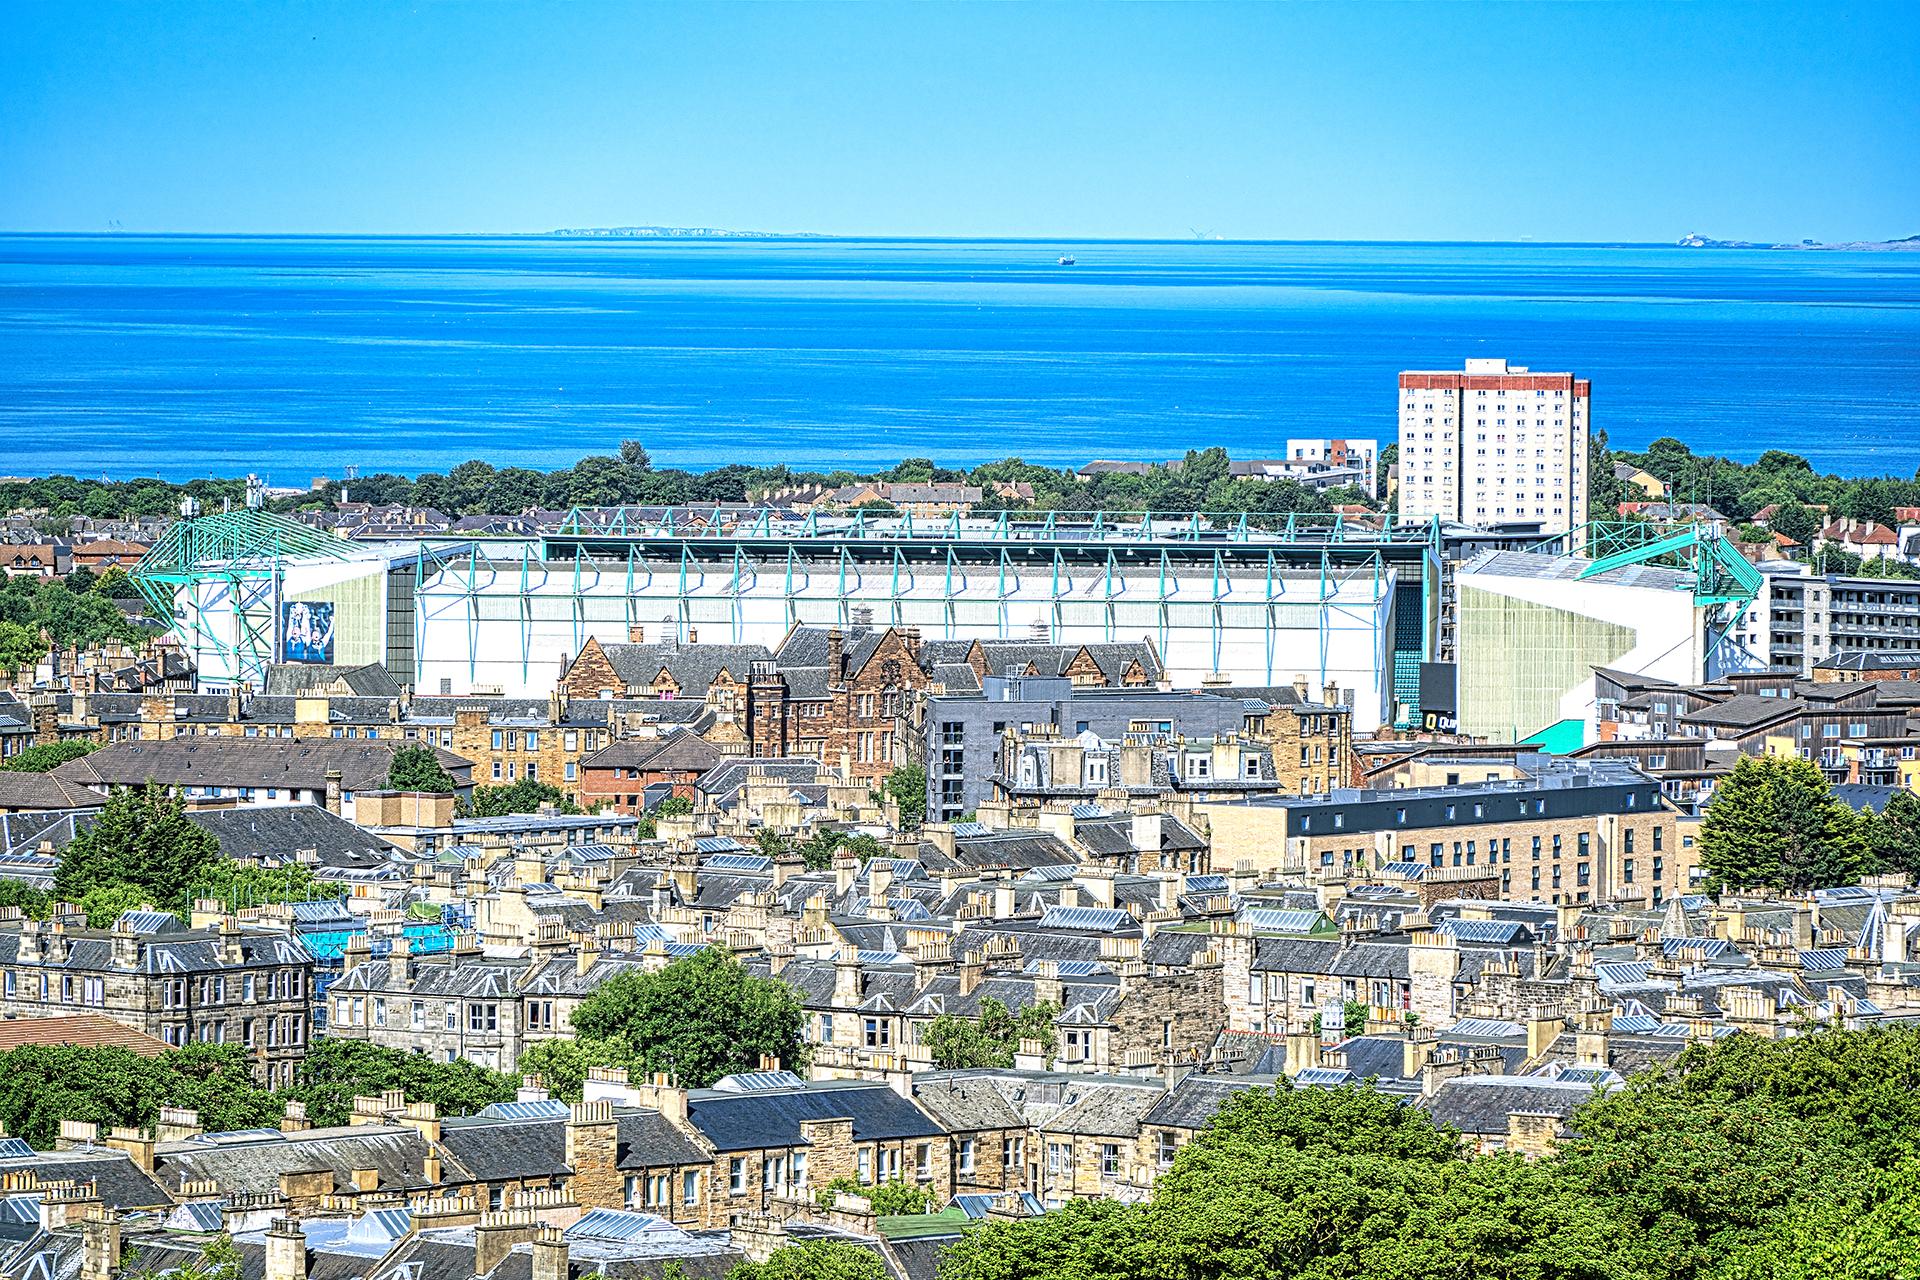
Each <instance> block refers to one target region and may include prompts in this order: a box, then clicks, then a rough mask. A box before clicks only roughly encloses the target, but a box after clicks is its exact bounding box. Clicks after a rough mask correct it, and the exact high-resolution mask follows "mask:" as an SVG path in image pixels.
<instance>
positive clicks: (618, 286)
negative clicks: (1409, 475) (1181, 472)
mask: <svg viewBox="0 0 1920 1280" xmlns="http://www.w3.org/2000/svg"><path fill="white" fill-rule="evenodd" d="M1062 257H1071V258H1072V259H1073V262H1072V264H1071V265H1065V264H1062V263H1061V262H1060V261H1059V260H1060V259H1061V258H1062ZM1487 356H1499V357H1505V358H1506V359H1507V360H1509V361H1511V362H1512V363H1513V364H1515V365H1524V366H1527V367H1530V368H1532V369H1536V370H1552V371H1562V370H1571V371H1573V372H1574V373H1576V374H1578V375H1580V376H1582V377H1586V378H1590V379H1591V380H1592V384H1593V422H1594V425H1595V426H1596V427H1597V428H1599V429H1603V430H1605V431H1606V432H1607V434H1608V436H1609V437H1610V439H1611V441H1612V442H1613V444H1614V445H1616V446H1619V447H1626V448H1639V447H1643V446H1645V445H1646V444H1647V443H1648V442H1650V441H1652V440H1654V439H1656V438H1658V437H1661V436H1673V437H1677V438H1679V439H1681V440H1684V441H1686V442H1687V444H1689V445H1690V446H1691V447H1692V448H1693V449H1694V450H1695V451H1696V452H1703V453H1716V454H1723V455H1726V456H1730V457H1734V458H1739V459H1743V460H1750V459H1753V458H1755V457H1757V456H1758V455H1759V454H1760V453H1761V452H1762V451H1764V450H1767V449H1785V450H1790V451H1792V452H1794V453H1798V454H1800V455H1801V456H1803V457H1805V458H1807V459H1809V460H1810V461H1811V462H1812V463H1813V464H1814V465H1815V466H1816V467H1818V468H1821V469H1823V470H1831V471H1838V472H1841V473H1844V474H1851V475H1860V474H1896V475H1901V476H1911V475H1913V474H1914V472H1915V469H1916V467H1920V253H1872V252H1804V251H1779V250H1773V251H1768V250H1718V249H1711V250H1707V249H1679V248H1672V247H1664V246H1649V245H1556V244H1363V243H1291V242H1279V243H1245V242H1215V241H1198V240H1196V241H1141V242H1111V241H1100V242H1076V241H1073V240H1068V239H1062V240H1044V241H1042V240H1032V241H1007V240H993V241H978V240H852V239H828V238H772V239H639V238H617V239H616V238H572V237H505V238H474V237H445V238H364V237H298V238H285V237H273V238H262V237H145V236H132V235H113V236H25V235H16V236H4V237H0V474H11V475H38V474H45V473H51V472H65V473H69V474H75V475H80V476H89V477H97V476H107V477H112V478H115V479H124V478H128V477H133V476H141V475H157V476H162V477H165V478H168V479H175V480H178V479H185V478H189V477H192V476H203V475H221V476H227V475H240V474H246V473H255V474H258V475H261V476H263V477H265V478H266V479H267V480H268V482H269V483H271V484H274V485H305V484H307V483H308V482H309V481H310V480H311V479H312V478H313V477H316V476H333V477H338V476H341V475H343V474H345V469H346V468H347V467H349V466H352V467H357V468H358V469H359V471H360V472H361V473H362V474H369V473H372V472H377V471H399V472H404V473H407V474H413V473H417V472H420V471H424V470H444V469H446V468H448V467H451V466H453V465H454V464H456V463H459V462H462V461H464V460H467V459H470V458H482V459H485V460H486V461H488V462H490V463H493V464H494V465H496V466H508V465H518V466H529V467H536V468H550V467H557V466H565V465H569V464H571V463H572V462H573V461H574V460H575V459H577V458H579V457H581V456H583V455H586V454H591V453H608V452H612V451H613V450H614V449H615V448H616V447H617V446H618V444H619V442H620V441H621V440H623V439H638V440H640V441H641V442H643V443H644V444H645V446H646V447H647V449H648V451H649V452H650V453H651V455H652V457H653V458H654V460H655V462H656V464H658V465H673V466H684V467H691V468H696V469H707V468H712V467H717V466H722V465H725V464H728V463H735V462H744V463H753V464H767V465H771V464H775V463H781V462H784V463H787V464H789V465H791V466H794V467H802V468H810V469H822V470H829V469H836V468H850V469H855V470H872V469H877V468H882V467H886V466H890V465H891V464H893V463H894V462H896V461H898V460H899V459H900V458H902V457H930V458H932V459H934V460H935V461H936V462H938V463H940V464H942V465H947V466H962V465H967V464H972V463H977V462H980V461H984V460H988V459H993V458H1001V457H1008V456H1019V457H1022V458H1026V459H1028V460H1029V461H1033V462H1042V463H1048V464H1056V465H1063V466H1070V465H1078V464H1080V463H1083V462H1085V461H1087V460H1089V459H1093V458H1114V459H1130V460H1146V461H1153V460H1160V459H1166V458H1172V457H1177V456H1179V455H1181V454H1182V453H1184V452H1185V451H1186V450H1188V449H1192V448H1203V447H1206V446H1209V445H1222V446H1225V447H1226V449H1227V450H1228V451H1229V452H1230V453H1231V454H1233V455H1234V456H1235V457H1242V458H1258V457H1272V456H1278V455H1280V454H1282V453H1283V452H1284V451H1285V448H1286V441H1287V439H1288V438H1289V437H1317V436H1346V437H1377V438H1379V439H1380V440H1381V441H1382V442H1383V443H1384V442H1387V441H1390V440H1391V439H1392V438H1393V436H1394V433H1395V374H1396V373H1397V372H1398V371H1399V370H1402V369H1455V368H1459V367H1461V362H1462V361H1464V360H1466V359H1468V358H1470V357H1487Z"/></svg>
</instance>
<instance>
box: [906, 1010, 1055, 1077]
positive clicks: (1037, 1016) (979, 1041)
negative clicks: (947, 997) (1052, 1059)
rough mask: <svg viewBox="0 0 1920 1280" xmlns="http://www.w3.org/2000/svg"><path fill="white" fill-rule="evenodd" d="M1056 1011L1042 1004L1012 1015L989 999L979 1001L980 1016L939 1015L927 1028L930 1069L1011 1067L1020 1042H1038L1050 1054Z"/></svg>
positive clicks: (953, 1069) (1053, 1038) (1053, 1037)
mask: <svg viewBox="0 0 1920 1280" xmlns="http://www.w3.org/2000/svg"><path fill="white" fill-rule="evenodd" d="M1059 1012H1060V1010H1059V1009H1058V1008H1057V1007H1056V1006H1054V1005H1052V1004H1049V1003H1046V1002H1045V1001H1042V1002H1040V1003H1038V1004H1032V1005H1029V1006H1027V1007H1026V1008H1024V1009H1022V1010H1021V1011H1020V1012H1019V1013H1018V1014H1014V1013H1012V1012H1010V1011H1009V1010H1008V1009H1007V1006H1006V1005H1005V1004H1003V1003H1001V1002H1000V1001H998V1000H996V999H994V998H993V997H992V996H983V997H981V1000H980V1016H979V1017H977V1018H961V1017H957V1016H955V1015H954V1014H950V1013H943V1014H941V1015H940V1016H939V1017H937V1018H935V1019H934V1020H933V1021H932V1022H931V1023H930V1024H928V1026H927V1030H926V1045H927V1049H928V1052H930V1053H931V1054H932V1055H933V1065H934V1066H936V1067H938V1068H940V1069H941V1070H943V1071H956V1070H964V1069H966V1068H970V1067H1011V1066H1012V1065H1013V1055H1014V1053H1015V1052H1016V1051H1017V1050H1018V1049H1019V1047H1020V1042H1021V1041H1022V1040H1038V1041H1040V1043H1041V1045H1042V1046H1043V1047H1044V1049H1045V1051H1046V1052H1049V1053H1051V1052H1052V1050H1053V1046H1054V1040H1055V1032H1054V1026H1053V1020H1054V1018H1055V1017H1057V1016H1058V1015H1059Z"/></svg>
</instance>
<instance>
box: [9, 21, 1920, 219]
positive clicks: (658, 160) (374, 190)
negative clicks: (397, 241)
mask: <svg viewBox="0 0 1920 1280" xmlns="http://www.w3.org/2000/svg"><path fill="white" fill-rule="evenodd" d="M1912 16H1913V10H1912V8H1911V7H1910V6H1908V5H1902V4H1890V5H1882V6H1872V5H1841V6H1819V7H1814V8H1800V7H1796V6H1788V5H1781V4H1768V5H1729V4H1719V3H1699V4H1690V5H1681V4H1622V5H1610V4H1600V3H1591V4H1549V3H1536V4H1488V5H1482V4H1471V3H1437V2H1436V3H1423V4H1417V5H1402V4H1390V3H1353V4H1332V3H1326V4H1262V5H1213V4H1203V3H1186V4H1175V5H1158V4H1146V3H1141V4H1082V3H1055V4H1038V5H1030V4H991V5H972V4H922V5H895V4H886V3H878V2H876V3H863V4H809V3H786V4H769V5H762V4H754V3H728V4H673V5H659V6H650V5H644V4H637V3H629V4H599V3H592V2H589V0H578V2H573V3H531V2H526V3H506V2H504V0H495V2H492V3H482V2H479V0H475V2H472V3H458V4H426V3H423V4H413V5H406V4H397V3H385V4H363V3H355V2H353V0H325V2H324V3H311V4H305V3H252V4H235V3H230V2H228V0H217V2H210V3H192V2H189V0H167V2H166V3H151V0H139V2H137V3H129V4H97V3H88V2H87V0H13V2H12V3H8V4H5V5H0V230H10V231H81V232H92V231H104V230H109V229H123V230H126V231H135V232H232V233H246V232H252V233H325V232H347V233H394V234H432V233H451V232H528V231H544V230H549V229H553V228H557V227H584V226H622V225H663V226H711V227H723V228H732V229H743V230H764V231H815V232H825V233H832V234H846V235H894V236H982V237H994V236H1008V237H1018V236H1057V235H1069V234H1070V235H1072V236H1075V237H1076V238H1082V239H1088V238H1097V237H1115V238H1128V237H1142V238H1147V237H1174V238H1186V237H1189V236H1191V235H1193V234H1195V233H1196V232H1199V233H1203V234H1206V235H1217V236H1222V237H1226V238H1229V239H1234V238H1245V239H1356V240H1454V239H1459V240H1517V239H1523V238H1529V237H1531V238H1534V239H1538V240H1574V241H1593V240H1630V241H1671V240H1673V239H1675V238H1677V237H1679V236H1681V235H1683V234H1686V233H1689V232H1699V233H1701V234H1705V235H1709V236H1715V237H1720V238H1728V239H1734V238H1738V239H1749V240H1769V241H1778V240H1798V239H1802V238H1812V239H1819V240H1855V239H1882V238H1895V237H1903V236H1910V235H1916V234H1920V127H1917V126H1916V123H1915V122H1916V121H1920V39H1916V38H1915V37H1914V35H1913V29H1912Z"/></svg>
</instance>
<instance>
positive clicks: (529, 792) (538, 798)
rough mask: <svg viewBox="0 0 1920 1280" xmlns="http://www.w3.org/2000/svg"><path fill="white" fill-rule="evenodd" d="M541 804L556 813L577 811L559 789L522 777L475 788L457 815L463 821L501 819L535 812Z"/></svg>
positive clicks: (461, 805)
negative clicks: (550, 806) (498, 785)
mask: <svg viewBox="0 0 1920 1280" xmlns="http://www.w3.org/2000/svg"><path fill="white" fill-rule="evenodd" d="M543 804H550V805H552V806H553V808H554V811H555V812H556V813H578V812H580V810H579V808H578V807H577V806H576V805H575V804H574V803H573V801H571V800H569V799H567V796H566V793H565V792H564V791H562V790H560V788H558V787H556V786H553V785H552V784H551V783H546V782H540V781H537V780H535V779H533V778H522V779H520V780H519V781H518V782H509V783H508V784H507V785H505V786H503V787H491V786H479V787H475V788H474V789H473V796H472V798H471V799H469V800H464V801H462V802H461V804H460V814H461V816H462V817H466V818H501V817H505V816H506V815H507V814H509V813H538V812H539V811H540V806H541V805H543Z"/></svg>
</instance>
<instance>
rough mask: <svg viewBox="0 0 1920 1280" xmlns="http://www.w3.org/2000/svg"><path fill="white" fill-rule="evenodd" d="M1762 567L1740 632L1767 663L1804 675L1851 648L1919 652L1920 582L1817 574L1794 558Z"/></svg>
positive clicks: (1880, 652)
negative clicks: (1761, 584)
mask: <svg viewBox="0 0 1920 1280" xmlns="http://www.w3.org/2000/svg"><path fill="white" fill-rule="evenodd" d="M1762 571H1763V572H1764V573H1765V575H1766V587H1765V588H1764V589H1763V590H1762V591H1761V592H1760V595H1759V596H1758V597H1757V598H1756V599H1755V600H1754V601H1753V603H1752V604H1750V605H1748V606H1747V613H1746V616H1745V617H1744V618H1742V619H1741V627H1740V630H1739V631H1738V633H1737V634H1738V636H1739V638H1740V640H1741V641H1742V642H1743V643H1744V644H1745V646H1746V648H1747V651H1748V652H1749V653H1751V654H1753V656H1754V657H1756V658H1758V659H1760V660H1761V661H1762V662H1764V663H1765V664H1766V668H1767V670H1769V671H1774V672H1782V673H1787V674H1792V675H1807V674H1810V673H1811V671H1812V669H1813V668H1814V667H1815V666H1816V665H1818V664H1819V663H1821V662H1823V661H1826V660H1827V659H1830V658H1841V657H1846V656H1848V655H1855V654H1858V655H1869V656H1873V657H1880V656H1883V655H1886V656H1891V655H1902V654H1904V655H1912V656H1914V657H1916V659H1920V582H1910V581H1904V580H1900V579H1890V578H1843V577H1840V576H1838V575H1835V574H1826V575H1824V576H1822V575H1818V574H1815V573H1813V572H1812V571H1811V570H1809V569H1808V568H1807V566H1805V565H1797V564H1791V563H1789V564H1785V565H1782V564H1778V563H1776V564H1768V565H1764V566H1762Z"/></svg>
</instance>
